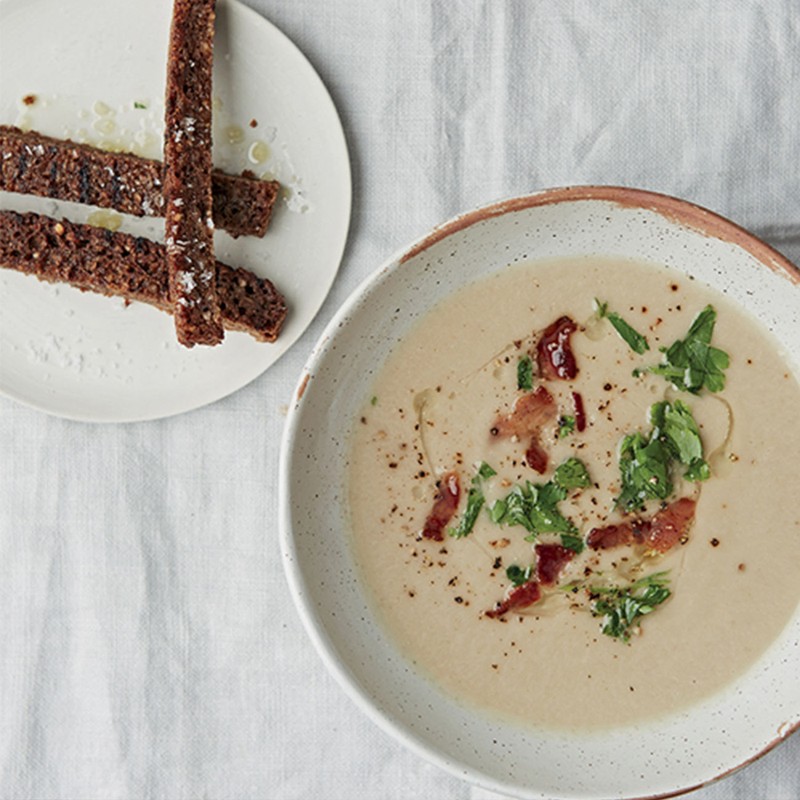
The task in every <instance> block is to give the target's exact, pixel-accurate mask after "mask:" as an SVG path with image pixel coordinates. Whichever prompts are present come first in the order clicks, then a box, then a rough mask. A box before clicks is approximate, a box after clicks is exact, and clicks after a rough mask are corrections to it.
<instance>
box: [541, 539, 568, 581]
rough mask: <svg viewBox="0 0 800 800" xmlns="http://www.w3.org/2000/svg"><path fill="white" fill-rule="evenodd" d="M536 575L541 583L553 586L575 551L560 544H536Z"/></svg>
mask: <svg viewBox="0 0 800 800" xmlns="http://www.w3.org/2000/svg"><path fill="white" fill-rule="evenodd" d="M535 550H536V577H537V579H538V580H539V583H542V584H544V585H545V586H552V585H553V584H554V583H556V581H557V580H558V576H559V575H560V574H561V570H562V569H564V567H565V566H566V565H567V564H568V563H569V562H570V561H572V559H573V558H574V557H575V551H574V550H570V549H569V548H568V547H563V546H562V545H560V544H537V545H536V548H535Z"/></svg>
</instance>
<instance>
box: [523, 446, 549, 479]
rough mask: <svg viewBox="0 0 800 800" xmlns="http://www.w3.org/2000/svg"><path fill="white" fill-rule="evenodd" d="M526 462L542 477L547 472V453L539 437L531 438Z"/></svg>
mask: <svg viewBox="0 0 800 800" xmlns="http://www.w3.org/2000/svg"><path fill="white" fill-rule="evenodd" d="M525 460H526V461H527V462H528V466H529V467H530V468H531V469H532V470H534V471H535V472H538V473H539V474H540V475H544V473H545V472H546V471H547V460H548V455H547V451H546V450H545V449H544V448H543V447H542V445H541V443H540V442H539V437H538V436H533V437H532V438H531V443H530V444H529V445H528V449H527V450H526V451H525Z"/></svg>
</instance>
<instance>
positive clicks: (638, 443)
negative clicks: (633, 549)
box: [616, 400, 711, 510]
mask: <svg viewBox="0 0 800 800" xmlns="http://www.w3.org/2000/svg"><path fill="white" fill-rule="evenodd" d="M650 422H651V423H652V424H653V429H652V430H651V431H650V433H649V435H647V436H645V435H644V434H642V433H639V432H636V433H631V434H628V435H627V436H625V438H624V439H623V440H622V442H621V443H620V448H619V469H620V475H621V478H622V491H621V492H620V495H619V497H618V498H617V501H616V503H617V505H618V506H623V507H624V508H627V509H629V510H632V509H636V508H641V507H642V506H643V505H644V503H645V501H646V500H650V499H658V500H666V498H667V497H669V496H670V494H672V488H673V485H672V477H671V475H672V463H673V461H679V462H680V463H681V464H684V465H685V466H686V467H687V469H686V471H685V472H684V473H683V477H684V478H686V479H687V480H690V481H702V480H706V479H707V478H708V477H709V476H710V474H711V471H710V469H709V467H708V464H707V463H706V462H705V460H704V459H703V442H702V440H701V439H700V430H699V429H698V427H697V423H696V422H695V420H694V417H693V416H692V412H691V411H690V410H689V407H688V406H687V405H686V404H685V403H682V402H681V401H680V400H675V401H674V402H672V403H669V402H666V401H664V402H661V403H654V404H653V405H652V406H651V408H650Z"/></svg>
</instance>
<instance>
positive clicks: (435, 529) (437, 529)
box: [422, 472, 461, 542]
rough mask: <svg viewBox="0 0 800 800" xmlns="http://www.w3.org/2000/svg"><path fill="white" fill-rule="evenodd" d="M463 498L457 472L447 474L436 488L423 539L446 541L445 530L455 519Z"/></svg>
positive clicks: (423, 530) (423, 529)
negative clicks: (454, 516) (454, 515)
mask: <svg viewBox="0 0 800 800" xmlns="http://www.w3.org/2000/svg"><path fill="white" fill-rule="evenodd" d="M460 497H461V484H460V483H459V480H458V473H457V472H447V473H445V474H444V475H443V476H442V478H441V480H440V481H439V483H438V484H437V487H436V497H435V498H434V501H433V508H432V509H431V513H430V514H428V518H427V519H426V520H425V525H424V527H423V528H422V537H423V538H424V539H432V540H433V541H435V542H441V541H443V540H444V529H445V528H446V527H447V524H448V523H449V522H450V520H451V519H452V518H453V514H455V513H456V509H457V508H458V501H459V498H460Z"/></svg>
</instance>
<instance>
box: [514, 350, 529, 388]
mask: <svg viewBox="0 0 800 800" xmlns="http://www.w3.org/2000/svg"><path fill="white" fill-rule="evenodd" d="M517 388H518V389H528V390H530V389H533V361H531V357H530V356H523V357H522V358H521V359H520V360H519V361H518V362H517Z"/></svg>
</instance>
